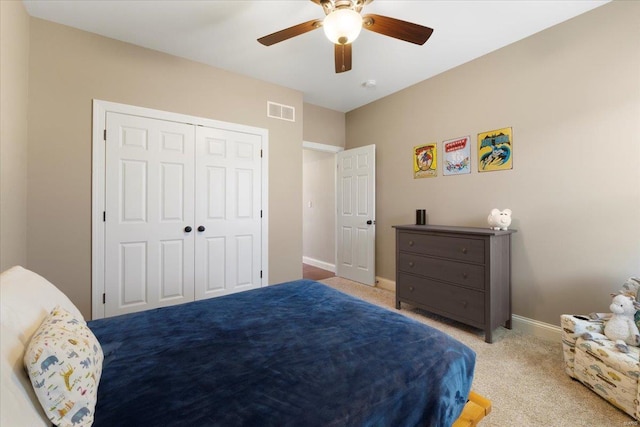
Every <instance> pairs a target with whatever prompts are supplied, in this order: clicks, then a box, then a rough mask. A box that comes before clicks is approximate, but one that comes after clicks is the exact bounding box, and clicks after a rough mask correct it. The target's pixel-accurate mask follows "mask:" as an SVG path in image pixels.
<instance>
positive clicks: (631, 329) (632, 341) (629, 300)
mask: <svg viewBox="0 0 640 427" xmlns="http://www.w3.org/2000/svg"><path fill="white" fill-rule="evenodd" d="M611 296H612V297H613V301H612V302H611V305H610V306H609V310H611V317H609V319H608V320H607V323H606V324H605V325H604V335H602V334H597V333H588V332H587V333H585V334H584V335H583V338H585V339H592V340H602V339H609V340H611V341H614V342H615V343H616V348H617V349H618V350H619V351H620V352H622V353H628V352H629V347H627V344H628V345H633V346H637V345H640V332H638V327H637V326H636V322H635V320H634V315H635V314H636V311H637V310H639V309H640V303H638V302H637V301H636V299H635V298H634V297H633V296H631V295H629V294H624V293H618V294H611Z"/></svg>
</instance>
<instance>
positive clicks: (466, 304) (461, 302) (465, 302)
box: [460, 301, 469, 308]
mask: <svg viewBox="0 0 640 427" xmlns="http://www.w3.org/2000/svg"><path fill="white" fill-rule="evenodd" d="M460 304H462V306H463V307H464V308H467V306H468V305H469V303H468V302H467V301H460Z"/></svg>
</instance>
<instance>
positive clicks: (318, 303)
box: [0, 269, 475, 427]
mask: <svg viewBox="0 0 640 427" xmlns="http://www.w3.org/2000/svg"><path fill="white" fill-rule="evenodd" d="M22 270H24V269H22ZM10 271H11V270H10ZM24 272H28V271H27V270H24V271H21V273H24ZM28 273H30V274H31V275H35V273H31V272H28ZM35 276H37V275H35ZM36 279H37V280H36ZM36 279H34V277H33V276H31V277H30V278H29V280H28V281H30V282H38V284H39V286H42V285H43V283H41V282H42V281H44V282H46V281H45V280H44V279H43V278H41V277H40V276H37V277H36ZM12 281H13V280H9V279H8V278H6V277H5V273H3V277H2V291H3V294H2V304H3V307H2V316H3V318H2V327H3V330H2V332H3V337H2V343H1V344H2V346H3V359H5V353H6V354H11V353H12V351H9V350H7V349H5V348H4V347H5V334H8V333H13V332H15V331H13V332H10V331H8V330H7V331H6V330H5V329H6V328H5V324H13V323H15V320H16V319H10V317H11V316H17V314H16V313H19V312H20V310H16V307H17V304H20V303H29V304H32V305H41V306H42V307H39V308H38V310H37V314H38V316H40V317H41V318H40V319H36V320H33V319H32V321H31V323H32V324H31V325H27V326H28V327H25V325H24V324H22V325H20V323H21V322H22V323H25V322H26V319H18V320H20V321H18V325H17V326H18V327H22V328H24V329H25V331H24V332H25V333H23V334H22V337H21V339H19V340H18V341H21V343H22V345H23V346H25V347H27V346H29V343H28V341H29V339H28V335H29V333H31V334H33V331H35V330H36V329H37V328H38V327H39V325H33V323H38V322H43V320H42V317H44V316H46V315H47V311H48V310H51V306H52V305H57V306H59V305H60V304H55V303H54V301H53V299H54V298H52V297H51V296H49V297H48V298H44V301H39V300H38V301H33V299H32V298H28V297H24V302H20V301H17V300H19V298H18V297H16V296H15V295H13V294H19V292H18V291H16V290H15V289H13V290H12V291H7V289H8V288H9V287H8V286H5V285H7V284H8V283H7V282H12ZM46 283H47V284H48V282H46ZM32 284H33V283H32ZM48 286H51V287H53V285H50V284H48ZM20 287H21V288H22V289H28V287H25V286H24V285H23V286H20ZM15 288H16V289H17V287H15ZM53 288H54V289H55V287H53ZM47 291H48V292H50V293H51V294H53V293H54V291H53V290H51V289H49V288H47ZM58 292H59V291H58ZM31 293H33V292H31ZM7 296H10V297H9V298H5V297H7ZM65 299H66V297H65ZM5 300H7V301H6V302H7V304H13V306H14V307H13V308H12V309H9V310H7V309H6V307H5ZM63 303H64V304H71V302H70V301H68V300H66V301H63ZM64 304H63V305H64ZM74 309H75V307H73V306H72V304H71V307H70V310H69V311H70V312H73V314H74V316H77V315H79V313H77V309H75V310H74ZM5 315H6V316H5ZM7 316H8V318H7ZM18 317H21V316H18ZM22 317H24V316H22ZM43 323H45V322H43ZM78 325H79V326H82V322H78ZM86 325H88V328H89V329H90V331H91V332H92V333H93V335H94V336H95V339H97V342H98V343H99V347H101V354H100V360H98V359H94V360H95V361H96V365H97V364H98V362H100V363H101V369H100V372H97V376H98V377H99V386H98V384H97V382H96V387H97V403H95V409H94V410H93V411H89V410H86V411H85V412H82V411H76V410H75V409H72V410H71V412H69V415H73V411H75V412H76V413H75V415H79V416H76V418H75V420H76V421H77V423H74V422H71V421H69V424H68V425H74V426H75V425H85V424H82V423H83V422H88V420H92V421H93V425H94V426H96V427H102V426H114V425H118V426H140V425H145V426H156V425H158V426H159V425H161V426H225V427H226V426H254V425H255V426H301V425H304V426H450V425H452V424H453V423H454V422H455V421H456V419H458V418H459V417H460V414H461V412H462V411H463V407H464V406H465V403H466V402H467V397H468V395H469V392H470V389H471V383H472V380H473V372H474V366H475V353H474V352H473V351H472V350H471V349H470V348H468V347H467V346H465V345H463V344H462V343H460V342H458V341H456V340H454V339H453V338H451V337H449V336H448V335H446V334H443V333H442V332H439V331H437V330H435V329H433V328H430V327H428V326H426V325H423V324H421V323H419V322H416V321H414V320H412V319H409V318H407V317H405V316H403V315H401V314H398V313H395V312H392V311H390V310H386V309H384V308H381V307H377V306H374V305H371V304H369V303H367V302H364V301H362V300H359V299H357V298H354V297H351V296H349V295H346V294H343V293H340V292H338V291H336V290H334V289H332V288H330V287H328V286H326V285H323V284H321V283H318V282H314V281H308V280H299V281H294V282H289V283H284V284H280V285H274V286H269V287H266V288H262V289H258V290H254V291H247V292H243V293H239V294H234V295H229V296H224V297H219V298H215V299H209V300H204V301H198V302H193V303H188V304H182V305H178V306H173V307H166V308H161V309H155V310H150V311H145V312H141V313H133V314H128V315H123V316H117V317H112V318H107V319H101V320H96V321H89V322H87V324H86ZM32 330H33V331H32ZM36 336H37V334H36ZM8 341H11V340H8ZM9 344H10V343H9ZM18 350H19V349H18ZM25 351H27V352H28V349H27V350H25ZM13 353H18V351H16V350H15V349H14V350H13ZM96 357H97V356H96ZM27 359H28V358H27V357H25V363H26V361H27ZM4 362H5V361H4V360H3V363H4ZM43 363H44V362H43ZM65 363H66V362H65ZM14 365H15V362H14ZM60 365H61V366H62V365H64V363H62V362H61V363H60ZM3 368H4V366H3ZM12 368H13V372H12V373H13V376H14V377H20V375H21V374H22V375H23V376H25V375H24V371H22V372H20V370H19V369H17V368H18V367H17V366H13V367H12ZM4 370H5V369H3V371H4ZM2 375H3V377H2V387H3V390H2V391H3V393H2V396H1V398H2V405H3V407H2V408H1V409H2V414H1V415H0V416H1V417H2V419H1V420H0V421H2V422H1V424H2V425H5V421H6V422H7V424H6V425H48V424H47V418H46V416H45V414H43V410H42V408H41V407H40V408H38V407H37V403H38V400H37V399H35V400H34V395H33V389H32V390H29V389H28V388H30V387H31V382H30V381H29V378H26V380H25V379H24V378H17V379H18V381H16V378H11V379H8V378H5V372H3V373H2ZM9 380H11V383H12V384H10V385H15V384H16V383H20V384H18V385H20V386H21V387H22V388H24V390H19V392H20V394H22V395H24V396H26V397H28V398H29V400H30V402H28V403H25V402H21V405H20V406H16V404H17V402H10V401H8V400H7V401H5V400H6V399H5V396H4V394H5V393H4V392H6V391H7V390H5V382H7V381H9ZM74 384H75V383H74ZM67 385H68V384H67ZM31 388H33V387H31ZM80 390H82V387H80ZM13 394H16V393H15V392H14V393H13ZM14 400H15V399H14ZM41 406H42V405H41ZM5 409H7V410H10V413H7V411H5ZM34 409H35V412H36V415H37V416H38V417H39V421H40V423H39V424H34V423H31V422H30V423H26V422H25V423H22V422H20V423H18V422H17V421H19V420H22V419H23V418H21V417H23V416H24V415H25V414H24V413H21V412H20V411H22V412H27V411H30V412H34ZM89 412H91V413H89ZM9 417H14V419H10V418H9ZM71 418H73V417H71ZM87 425H88V424H87Z"/></svg>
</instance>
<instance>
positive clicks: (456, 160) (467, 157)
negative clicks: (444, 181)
mask: <svg viewBox="0 0 640 427" xmlns="http://www.w3.org/2000/svg"><path fill="white" fill-rule="evenodd" d="M442 151H443V153H442V156H443V157H442V174H443V175H445V176H447V175H462V174H466V173H471V137H470V136H463V137H461V138H454V139H450V140H448V141H444V142H443V143H442Z"/></svg>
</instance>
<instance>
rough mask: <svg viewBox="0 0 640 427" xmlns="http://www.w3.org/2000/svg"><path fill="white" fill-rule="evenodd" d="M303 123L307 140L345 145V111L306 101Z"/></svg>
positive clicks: (339, 145)
mask: <svg viewBox="0 0 640 427" xmlns="http://www.w3.org/2000/svg"><path fill="white" fill-rule="evenodd" d="M303 125H304V126H303V127H304V129H303V136H304V140H305V141H308V142H316V143H318V144H326V145H337V146H338V147H344V138H345V114H344V113H341V112H339V111H335V110H330V109H328V108H324V107H319V106H317V105H313V104H306V103H305V104H304V121H303Z"/></svg>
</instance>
